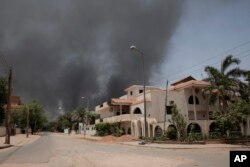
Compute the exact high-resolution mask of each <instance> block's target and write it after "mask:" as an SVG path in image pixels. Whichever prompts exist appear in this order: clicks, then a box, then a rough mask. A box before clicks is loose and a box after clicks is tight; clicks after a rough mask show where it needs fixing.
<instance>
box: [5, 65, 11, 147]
mask: <svg viewBox="0 0 250 167" xmlns="http://www.w3.org/2000/svg"><path fill="white" fill-rule="evenodd" d="M11 92H12V67H10V68H9V77H8V97H7V109H6V112H5V125H6V135H5V144H10V133H11V132H10V114H11V113H10V112H11V111H10V110H11V104H10V98H11Z"/></svg>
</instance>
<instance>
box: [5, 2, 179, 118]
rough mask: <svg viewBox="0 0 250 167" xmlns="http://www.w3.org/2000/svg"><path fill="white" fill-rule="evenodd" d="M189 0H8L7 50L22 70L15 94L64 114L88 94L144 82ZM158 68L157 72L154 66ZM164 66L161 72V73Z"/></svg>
mask: <svg viewBox="0 0 250 167" xmlns="http://www.w3.org/2000/svg"><path fill="white" fill-rule="evenodd" d="M181 3H183V2H182V1H181V0H126V1H124V0H102V1H98V0H91V1H87V0H40V1H34V0H22V1H19V0H1V1H0V49H1V50H2V52H3V53H4V54H5V56H6V57H7V60H8V62H10V64H12V65H13V68H14V93H15V94H16V95H20V96H21V97H22V99H26V100H29V99H37V100H38V101H40V102H41V103H42V104H43V105H44V106H45V108H46V109H47V110H48V111H49V112H51V113H54V115H56V113H55V112H56V109H57V107H58V103H59V102H62V105H63V107H64V108H65V110H72V109H74V108H75V107H76V106H77V105H79V103H80V97H81V96H86V97H90V98H91V100H90V104H91V106H94V105H96V104H98V103H100V102H103V101H105V100H108V98H110V97H118V96H120V95H122V94H123V90H124V89H125V88H126V87H127V86H129V85H132V84H141V83H142V77H141V73H142V71H141V62H140V61H141V59H140V57H139V55H137V54H136V53H133V52H131V51H130V50H129V47H130V45H131V44H134V45H136V46H137V47H138V48H140V49H141V50H143V52H144V53H145V66H146V69H145V71H146V74H147V79H149V77H150V76H151V75H152V74H154V73H155V72H157V67H158V66H159V64H160V63H161V61H162V60H163V59H164V58H165V56H166V55H165V53H166V52H167V49H168V48H167V47H166V46H167V44H168V41H169V39H170V37H171V35H172V34H173V32H174V30H175V28H176V26H177V24H178V20H179V18H180V15H181V11H182V4H181ZM153 69H154V70H153ZM155 70H156V71H155Z"/></svg>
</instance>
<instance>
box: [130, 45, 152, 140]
mask: <svg viewBox="0 0 250 167" xmlns="http://www.w3.org/2000/svg"><path fill="white" fill-rule="evenodd" d="M130 49H131V50H132V51H136V52H138V53H140V55H141V58H142V71H143V96H144V98H143V100H144V123H145V124H144V126H145V128H144V129H145V138H147V137H148V126H147V110H146V90H145V70H144V54H143V52H142V51H140V50H139V49H138V48H136V46H134V45H132V46H130Z"/></svg>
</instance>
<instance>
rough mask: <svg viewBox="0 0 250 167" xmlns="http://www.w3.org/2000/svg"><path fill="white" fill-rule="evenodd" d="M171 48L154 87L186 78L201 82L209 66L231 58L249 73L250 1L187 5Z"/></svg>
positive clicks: (153, 80) (192, 0) (194, 1)
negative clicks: (205, 68) (230, 56)
mask: <svg viewBox="0 0 250 167" xmlns="http://www.w3.org/2000/svg"><path fill="white" fill-rule="evenodd" d="M169 45H171V46H170V48H171V49H170V51H168V52H167V53H166V55H168V56H166V58H165V61H164V63H163V64H162V66H161V73H159V74H158V75H155V76H153V78H151V83H152V84H155V85H165V82H166V78H168V79H169V80H170V81H174V80H176V79H180V78H182V77H185V76H187V75H193V76H194V77H195V78H197V79H202V77H203V78H204V77H206V74H205V73H204V67H205V66H206V65H213V66H219V65H220V62H221V60H222V59H223V58H224V57H225V56H227V55H228V54H232V55H234V56H236V57H239V58H240V59H241V65H240V67H242V68H245V69H248V70H249V69H250V65H249V62H250V1H249V0H239V1H233V0H231V1H225V0H221V1H219V0H209V1H199V0H189V1H187V3H186V4H185V10H184V13H183V14H182V17H181V19H180V24H179V26H178V28H177V29H176V31H175V33H174V35H173V36H172V38H171V40H170V44H169ZM240 45H241V46H240Z"/></svg>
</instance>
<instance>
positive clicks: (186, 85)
mask: <svg viewBox="0 0 250 167" xmlns="http://www.w3.org/2000/svg"><path fill="white" fill-rule="evenodd" d="M209 85H210V83H208V82H206V81H200V80H191V81H187V82H184V83H180V84H178V85H176V86H171V87H170V88H169V90H177V89H184V88H190V87H207V86H209Z"/></svg>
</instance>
